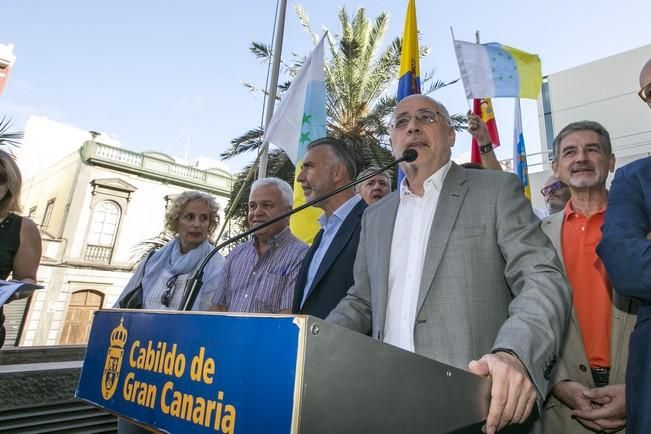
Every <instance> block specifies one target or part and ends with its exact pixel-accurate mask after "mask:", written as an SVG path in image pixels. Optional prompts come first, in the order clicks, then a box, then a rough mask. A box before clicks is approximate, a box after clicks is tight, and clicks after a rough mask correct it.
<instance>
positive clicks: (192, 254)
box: [116, 191, 224, 310]
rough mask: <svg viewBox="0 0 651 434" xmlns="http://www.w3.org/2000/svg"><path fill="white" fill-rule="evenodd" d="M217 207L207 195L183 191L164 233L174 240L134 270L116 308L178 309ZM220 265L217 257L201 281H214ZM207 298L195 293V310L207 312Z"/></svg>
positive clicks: (205, 252)
mask: <svg viewBox="0 0 651 434" xmlns="http://www.w3.org/2000/svg"><path fill="white" fill-rule="evenodd" d="M218 211H219V205H218V204H217V202H216V201H215V199H214V198H213V197H212V196H210V195H209V194H207V193H202V192H199V191H185V192H183V193H181V194H180V195H178V196H177V197H176V198H175V199H174V200H173V201H172V202H171V204H170V205H169V207H168V209H167V212H166V214H165V226H166V229H167V230H168V231H169V232H170V233H172V234H174V238H173V239H172V240H171V241H169V242H168V243H167V244H165V245H164V246H163V247H161V248H160V249H159V250H158V251H156V252H154V253H150V255H149V256H148V257H147V258H146V259H144V260H143V261H142V262H141V263H140V265H138V267H137V268H136V271H135V273H134V275H133V276H132V277H131V279H130V280H129V282H128V283H127V286H126V288H125V289H124V291H123V292H122V295H121V296H120V298H119V299H118V302H117V304H116V306H117V307H122V308H136V309H178V308H179V305H180V303H181V298H182V296H183V291H184V289H185V284H186V283H187V281H188V280H189V279H190V278H191V277H192V275H193V274H194V272H195V271H196V269H197V267H198V266H199V264H200V263H201V261H202V260H203V259H204V258H205V257H206V255H208V253H209V252H210V250H211V249H212V245H211V244H210V242H209V241H208V239H209V238H210V237H211V236H212V234H213V233H214V231H215V230H216V229H217V226H218V225H219V215H218ZM223 264H224V258H223V257H222V256H221V255H219V254H217V255H215V256H213V257H212V258H211V260H210V262H208V265H207V266H206V269H205V270H204V280H207V279H212V278H214V277H216V275H217V273H218V272H219V271H220V270H221V268H222V266H223ZM210 299H211V294H207V293H199V296H198V297H197V300H196V301H195V304H194V309H195V310H207V308H208V307H209V306H210Z"/></svg>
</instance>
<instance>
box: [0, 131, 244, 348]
mask: <svg viewBox="0 0 651 434" xmlns="http://www.w3.org/2000/svg"><path fill="white" fill-rule="evenodd" d="M93 136H94V137H92V138H91V139H90V140H86V141H85V142H84V143H83V145H82V146H81V147H79V148H78V149H76V150H74V151H73V152H71V153H69V154H68V155H66V156H64V157H63V158H61V159H60V160H58V161H57V162H56V163H54V164H52V165H50V166H48V167H45V168H43V167H40V168H39V170H38V171H37V172H36V174H34V175H33V176H32V177H31V178H30V179H28V180H27V181H25V182H24V184H23V192H22V202H23V210H24V212H25V213H26V214H27V213H29V216H30V217H31V218H32V219H33V220H34V221H35V222H36V223H37V225H39V226H40V228H41V236H42V238H43V256H42V259H41V265H40V267H39V270H38V280H39V283H40V284H42V285H43V286H44V287H45V289H44V290H39V291H36V292H35V293H34V295H33V296H32V297H31V298H30V299H29V300H24V301H22V304H21V302H14V303H10V304H9V305H7V306H6V309H7V310H8V312H7V313H8V315H7V316H8V321H7V323H6V326H7V331H8V337H7V339H6V341H5V346H10V345H12V344H13V345H22V346H32V345H57V344H78V343H85V342H86V341H87V338H88V333H89V330H90V324H91V321H92V314H93V312H94V311H95V310H97V309H99V308H102V307H112V306H113V305H114V303H115V301H116V300H117V298H118V296H119V295H120V293H121V292H122V289H123V288H124V286H125V284H126V283H127V281H128V279H129V278H130V276H131V274H132V271H133V268H134V266H135V263H136V257H137V252H136V251H135V250H134V249H135V248H136V246H137V245H138V244H139V243H141V242H142V241H144V240H147V239H151V238H153V237H156V236H157V235H159V234H160V233H161V231H162V230H163V228H164V215H165V211H166V206H167V204H168V203H169V201H170V199H172V198H174V196H175V195H178V194H180V193H181V192H183V191H186V190H199V191H204V192H207V193H209V194H212V195H213V196H214V197H215V198H216V199H217V201H218V203H219V204H220V205H221V209H222V210H223V209H224V208H225V206H226V204H227V201H228V198H229V196H230V190H231V184H232V176H231V174H230V173H229V172H228V171H227V170H226V169H225V168H224V167H223V165H222V164H221V163H220V162H215V167H213V168H203V169H199V168H198V167H196V165H193V164H191V163H179V162H177V161H176V160H175V159H174V158H172V157H170V156H168V155H165V154H162V153H159V152H144V153H137V152H132V151H129V150H127V149H124V148H120V147H117V146H112V145H109V144H106V143H102V141H101V140H100V139H99V138H97V136H96V135H93ZM18 162H19V164H21V160H20V156H19V160H18ZM220 165H221V167H219V166H220ZM222 217H223V216H222ZM9 307H11V308H10V309H8V308H9Z"/></svg>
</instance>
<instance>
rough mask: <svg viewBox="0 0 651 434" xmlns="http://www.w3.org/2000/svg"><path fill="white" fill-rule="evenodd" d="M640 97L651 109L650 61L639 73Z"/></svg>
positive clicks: (650, 60)
mask: <svg viewBox="0 0 651 434" xmlns="http://www.w3.org/2000/svg"><path fill="white" fill-rule="evenodd" d="M639 95H640V97H641V98H642V99H643V100H644V102H646V103H647V104H648V105H649V108H651V59H649V60H648V61H647V62H646V63H645V64H644V66H643V67H642V71H640V93H639Z"/></svg>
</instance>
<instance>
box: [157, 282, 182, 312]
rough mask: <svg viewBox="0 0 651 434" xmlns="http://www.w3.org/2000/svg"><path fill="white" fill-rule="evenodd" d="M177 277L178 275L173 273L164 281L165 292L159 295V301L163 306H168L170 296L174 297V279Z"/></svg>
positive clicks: (170, 300) (170, 299)
mask: <svg viewBox="0 0 651 434" xmlns="http://www.w3.org/2000/svg"><path fill="white" fill-rule="evenodd" d="M178 277H179V275H178V274H175V275H174V276H172V277H170V278H169V279H167V282H165V286H166V287H167V289H166V290H165V292H163V295H161V296H160V302H161V304H162V305H163V306H165V307H170V303H171V302H172V298H174V292H176V279H177V278H178Z"/></svg>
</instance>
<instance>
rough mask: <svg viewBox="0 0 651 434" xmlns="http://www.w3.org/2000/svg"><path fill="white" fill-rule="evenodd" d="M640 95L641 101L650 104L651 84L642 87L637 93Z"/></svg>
mask: <svg viewBox="0 0 651 434" xmlns="http://www.w3.org/2000/svg"><path fill="white" fill-rule="evenodd" d="M637 94H638V95H640V98H642V101H644V102H645V103H647V104H649V103H651V83H649V84H647V85H646V86H644V87H643V88H642V89H640V91H639V92H638V93H637Z"/></svg>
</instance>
